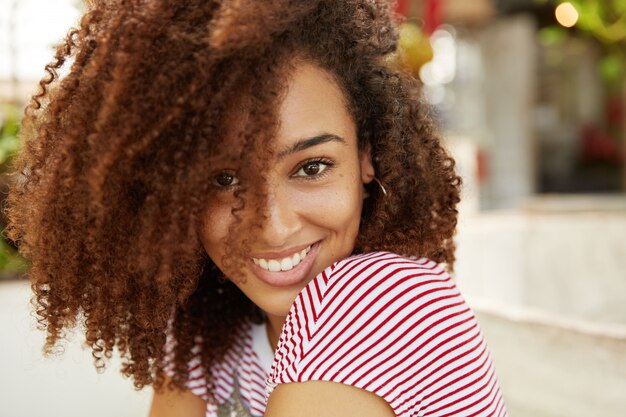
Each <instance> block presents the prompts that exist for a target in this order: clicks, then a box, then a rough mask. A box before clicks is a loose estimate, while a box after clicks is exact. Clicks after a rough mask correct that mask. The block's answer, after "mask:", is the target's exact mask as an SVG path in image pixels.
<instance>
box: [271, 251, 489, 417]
mask: <svg viewBox="0 0 626 417" xmlns="http://www.w3.org/2000/svg"><path fill="white" fill-rule="evenodd" d="M290 314H291V316H290V317H288V320H289V319H290V318H291V321H288V323H290V324H288V330H289V331H288V332H286V333H284V334H283V343H282V344H281V345H279V350H278V351H277V356H278V362H276V363H275V364H276V365H277V366H276V367H275V368H274V369H273V371H274V372H273V374H272V375H271V377H270V379H269V383H270V385H269V390H268V391H269V392H271V390H272V388H273V387H275V386H276V385H277V384H279V383H285V382H304V381H329V382H330V381H332V382H338V383H342V384H345V385H349V386H352V387H356V388H361V389H363V390H365V391H369V392H370V393H373V394H376V395H377V396H378V397H381V398H383V399H384V400H385V401H386V402H387V404H389V405H390V406H391V408H392V409H393V410H394V412H395V413H396V415H399V416H405V415H406V416H408V415H413V414H412V413H413V412H417V410H422V411H425V410H429V411H430V412H433V411H434V410H440V411H441V410H446V411H447V410H454V409H455V406H454V398H456V395H459V396H465V397H466V398H472V399H473V400H476V404H481V406H485V407H487V408H491V409H494V407H496V403H497V400H498V398H496V397H494V396H491V394H492V393H494V392H495V390H497V389H498V388H497V386H496V380H495V377H493V367H492V365H491V361H490V357H489V352H488V350H487V347H486V344H485V342H484V340H483V338H482V334H481V331H480V329H479V328H478V323H477V321H476V318H475V316H474V314H473V312H472V310H471V309H470V308H469V307H468V305H467V304H466V302H465V300H464V299H463V297H462V295H461V294H460V292H459V291H458V289H457V288H456V285H455V284H454V282H453V281H452V279H451V277H450V276H449V274H448V273H447V272H446V271H445V268H443V266H442V265H439V264H437V263H436V262H433V261H431V260H428V259H411V258H408V257H404V256H400V255H398V254H394V253H390V252H375V253H370V254H363V255H357V256H352V257H350V258H346V259H344V260H341V261H339V262H336V263H335V264H333V265H331V266H330V267H328V268H327V269H326V270H324V271H323V272H322V273H321V274H320V275H319V276H318V277H316V280H315V282H314V283H313V284H312V285H311V286H308V288H305V290H304V291H303V292H302V293H301V294H300V297H299V298H298V299H297V300H296V302H295V303H294V309H293V310H292V311H291V312H290ZM279 365H280V366H279ZM284 389H286V388H284ZM292 389H296V388H295V387H294V388H292ZM451 393H454V394H455V397H451V396H450V394H451ZM353 398H354V397H353ZM494 398H495V401H496V403H494V402H492V401H494ZM461 414H462V413H461ZM423 415H431V414H428V413H425V414H423Z"/></svg>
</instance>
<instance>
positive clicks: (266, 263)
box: [252, 245, 313, 272]
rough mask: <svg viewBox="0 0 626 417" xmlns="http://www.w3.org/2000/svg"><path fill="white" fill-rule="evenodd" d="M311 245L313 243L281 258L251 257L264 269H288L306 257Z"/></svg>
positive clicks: (272, 270)
mask: <svg viewBox="0 0 626 417" xmlns="http://www.w3.org/2000/svg"><path fill="white" fill-rule="evenodd" d="M312 246H313V245H309V246H307V247H306V248H304V249H302V250H301V251H300V252H296V253H294V254H293V255H291V256H287V257H284V258H282V259H263V258H252V260H253V261H254V263H255V264H256V265H258V266H260V267H261V268H263V269H265V270H266V271H270V272H279V271H290V270H291V269H293V268H295V267H296V266H297V265H298V264H299V263H300V262H302V261H303V260H304V259H305V258H306V256H307V255H308V254H309V252H310V251H311V247H312Z"/></svg>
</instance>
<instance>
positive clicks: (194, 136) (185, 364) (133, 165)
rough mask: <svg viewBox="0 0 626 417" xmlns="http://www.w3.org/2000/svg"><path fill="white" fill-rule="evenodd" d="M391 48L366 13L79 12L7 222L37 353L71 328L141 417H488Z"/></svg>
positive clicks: (406, 82) (441, 225) (436, 158)
mask: <svg viewBox="0 0 626 417" xmlns="http://www.w3.org/2000/svg"><path fill="white" fill-rule="evenodd" d="M396 48H397V33H396V28H395V26H394V24H393V22H392V20H391V13H390V11H389V6H388V5H387V2H386V1H384V0H380V1H372V0H363V1H356V0H342V1H337V0H316V1H293V0H292V1H289V0H280V1H272V2H252V1H235V0H232V1H221V2H206V1H198V0H196V1H185V2H177V3H176V4H172V2H160V1H156V0H151V1H148V2H134V1H130V2H128V1H94V2H91V4H90V7H89V11H88V12H87V14H86V15H85V16H84V17H83V19H82V20H81V23H80V27H79V28H78V29H76V30H73V31H71V32H70V34H69V35H68V37H67V39H66V42H65V44H64V45H63V46H61V47H60V48H59V49H58V50H57V55H56V62H55V63H53V64H51V65H49V66H48V67H47V69H48V72H49V74H50V76H49V77H48V78H47V79H45V80H43V81H42V82H41V83H40V84H41V86H42V91H41V92H40V93H39V94H37V95H35V96H34V97H33V98H32V101H31V103H30V105H29V106H28V107H27V109H26V117H25V121H24V124H23V134H22V137H23V139H24V141H25V146H24V150H23V152H22V153H21V155H20V157H19V159H18V161H17V165H16V172H19V173H20V176H19V177H18V178H16V182H15V185H14V187H13V188H12V189H11V191H10V195H9V201H10V204H9V207H8V209H7V213H8V215H9V217H10V221H11V223H10V226H9V229H8V235H9V236H10V237H11V238H12V239H13V240H15V241H16V242H17V243H18V244H19V246H20V250H21V252H22V253H23V254H24V255H26V256H27V257H29V258H30V259H31V260H32V269H31V272H30V277H31V280H32V282H33V290H34V292H35V295H36V299H37V302H38V306H39V307H38V314H39V318H40V323H41V324H42V325H43V326H45V328H46V329H47V331H48V338H47V343H46V347H47V348H48V349H51V348H52V347H53V346H54V345H55V343H56V342H57V341H58V340H59V339H60V338H62V337H63V335H64V334H63V329H64V328H65V327H66V326H72V325H74V324H76V322H77V320H81V321H83V320H84V326H85V330H86V340H87V342H88V343H89V344H90V345H91V347H92V349H93V355H94V358H95V363H96V366H98V367H103V366H104V365H105V360H106V358H109V357H110V356H111V354H112V350H113V349H114V348H117V349H118V350H119V352H120V354H121V356H122V358H123V359H124V361H125V362H124V365H123V369H122V372H123V373H124V374H125V375H128V376H132V377H133V378H134V383H135V386H136V387H137V388H141V387H144V386H145V385H153V386H154V388H155V395H154V399H153V403H152V407H151V411H150V415H151V416H153V417H157V416H165V415H189V416H201V415H207V416H221V415H235V416H236V415H254V416H257V415H266V416H271V417H280V416H312V415H315V416H319V415H327V416H331V415H341V416H346V415H354V416H377V417H384V416H393V415H401V416H414V415H421V416H431V415H432V416H434V415H437V416H439V415H481V416H483V415H485V416H486V415H506V409H505V407H504V404H503V402H502V397H501V394H500V390H499V387H498V383H497V381H496V378H495V374H494V369H493V364H492V363H491V359H490V356H489V352H488V350H487V348H486V345H485V343H484V340H483V339H482V335H481V333H480V330H479V328H478V327H477V324H476V321H475V318H474V316H473V314H472V312H471V310H469V308H467V306H466V305H465V302H464V300H463V298H462V296H461V295H460V294H459V293H458V291H457V290H456V287H455V286H454V283H453V282H452V281H451V279H450V277H449V275H447V273H446V271H445V269H444V267H443V266H441V265H439V264H440V263H441V264H443V265H445V266H447V268H448V269H451V268H452V265H453V261H454V245H453V242H452V237H453V234H454V231H455V226H456V215H457V211H456V204H457V203H458V200H459V197H458V196H459V184H460V180H459V178H458V177H457V176H456V174H455V172H454V163H453V161H452V159H451V158H450V157H449V156H448V155H447V154H446V152H445V151H444V150H443V148H442V146H441V144H440V143H439V139H438V136H437V134H436V132H435V130H434V128H433V123H432V121H431V119H430V117H429V115H428V107H427V106H426V105H425V104H424V103H422V101H421V99H420V96H419V88H418V85H417V82H416V81H415V80H414V79H413V78H411V77H410V76H409V75H407V74H406V73H404V72H402V71H401V70H399V69H397V68H395V65H394V62H395V61H394V59H395V52H396ZM70 57H71V58H72V60H71V61H72V62H71V68H70V70H69V71H68V72H67V75H65V76H64V77H62V78H59V77H58V76H57V73H56V71H57V70H58V69H59V68H61V67H62V65H63V64H64V62H65V61H66V59H68V58H70ZM81 316H82V317H81Z"/></svg>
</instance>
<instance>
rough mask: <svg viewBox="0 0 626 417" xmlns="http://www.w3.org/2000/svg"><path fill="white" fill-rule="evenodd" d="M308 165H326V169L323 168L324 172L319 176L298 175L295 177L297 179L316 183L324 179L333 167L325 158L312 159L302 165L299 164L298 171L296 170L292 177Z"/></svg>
mask: <svg viewBox="0 0 626 417" xmlns="http://www.w3.org/2000/svg"><path fill="white" fill-rule="evenodd" d="M309 164H322V165H326V168H324V170H323V171H322V172H321V173H320V174H316V175H298V176H296V177H297V178H302V179H303V180H305V181H318V180H321V179H323V178H325V177H326V176H327V175H328V174H329V172H330V170H332V169H333V167H334V166H335V164H334V163H333V162H332V161H330V160H328V159H326V158H313V159H309V160H307V161H304V162H303V163H302V164H300V166H299V167H298V169H296V172H295V173H294V175H295V174H297V173H298V172H300V170H302V169H303V168H304V167H306V166H307V165H309Z"/></svg>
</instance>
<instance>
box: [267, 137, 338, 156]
mask: <svg viewBox="0 0 626 417" xmlns="http://www.w3.org/2000/svg"><path fill="white" fill-rule="evenodd" d="M327 142H337V143H342V144H344V145H347V143H346V141H345V140H344V139H343V138H341V137H340V136H337V135H334V134H332V133H321V134H319V135H316V136H313V137H311V138H304V139H300V140H299V141H297V142H296V143H294V144H293V145H291V146H289V147H288V148H286V149H284V150H282V151H280V152H279V153H278V159H283V158H285V157H286V156H288V155H291V154H294V153H296V152H300V151H303V150H305V149H308V148H311V147H313V146H317V145H321V144H322V143H327Z"/></svg>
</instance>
